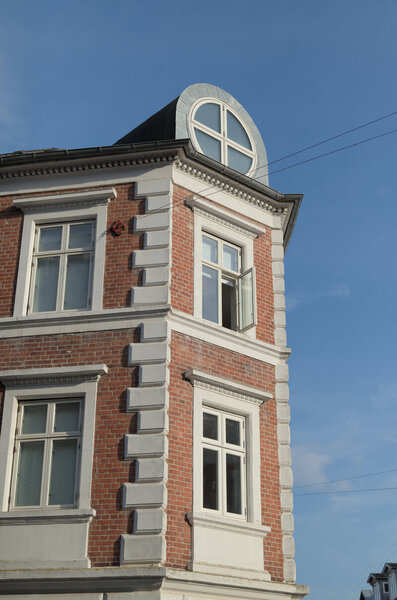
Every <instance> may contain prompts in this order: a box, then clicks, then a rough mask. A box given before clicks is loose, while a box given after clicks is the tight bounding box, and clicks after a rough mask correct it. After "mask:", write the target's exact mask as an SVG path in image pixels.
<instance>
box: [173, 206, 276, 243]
mask: <svg viewBox="0 0 397 600" xmlns="http://www.w3.org/2000/svg"><path fill="white" fill-rule="evenodd" d="M185 204H186V205H187V206H189V207H190V208H191V209H192V210H193V211H194V212H195V213H196V212H197V213H198V214H203V215H204V216H205V217H207V218H209V219H211V220H212V221H215V222H217V223H220V224H221V225H224V226H225V227H229V228H230V229H233V230H234V231H240V232H241V233H243V234H244V235H247V236H249V237H251V238H256V237H258V236H259V235H262V234H264V233H266V229H265V228H264V227H259V226H258V225H255V224H254V223H251V222H250V221H246V220H245V219H243V218H242V217H240V216H237V215H234V214H233V213H230V212H228V211H227V210H224V209H223V208H221V207H220V206H216V205H214V204H211V203H210V202H207V201H206V200H203V199H202V198H198V197H197V196H192V197H191V198H188V199H187V200H185Z"/></svg>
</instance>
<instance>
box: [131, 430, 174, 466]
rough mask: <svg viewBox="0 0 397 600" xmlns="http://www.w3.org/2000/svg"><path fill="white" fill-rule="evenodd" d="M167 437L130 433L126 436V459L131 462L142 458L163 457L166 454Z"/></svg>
mask: <svg viewBox="0 0 397 600" xmlns="http://www.w3.org/2000/svg"><path fill="white" fill-rule="evenodd" d="M166 450H167V445H166V437H165V436H164V435H156V434H153V435H151V434H147V435H139V434H136V433H129V434H126V435H125V436H124V459H125V460H131V459H133V458H139V457H141V456H149V457H152V456H163V454H165V453H166Z"/></svg>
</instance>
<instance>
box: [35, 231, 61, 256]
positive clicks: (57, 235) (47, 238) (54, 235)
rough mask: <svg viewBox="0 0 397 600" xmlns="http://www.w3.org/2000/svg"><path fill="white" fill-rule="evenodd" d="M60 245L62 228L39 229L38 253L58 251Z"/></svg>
mask: <svg viewBox="0 0 397 600" xmlns="http://www.w3.org/2000/svg"><path fill="white" fill-rule="evenodd" d="M61 243H62V227H41V228H40V239H39V252H47V251H48V250H60V249H61Z"/></svg>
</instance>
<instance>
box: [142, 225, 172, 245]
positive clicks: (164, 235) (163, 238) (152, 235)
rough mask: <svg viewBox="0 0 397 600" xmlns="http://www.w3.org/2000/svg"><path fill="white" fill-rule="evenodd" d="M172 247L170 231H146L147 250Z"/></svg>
mask: <svg viewBox="0 0 397 600" xmlns="http://www.w3.org/2000/svg"><path fill="white" fill-rule="evenodd" d="M169 245H170V231H169V229H164V230H163V231H146V232H145V242H144V246H145V248H166V247H167V246H169Z"/></svg>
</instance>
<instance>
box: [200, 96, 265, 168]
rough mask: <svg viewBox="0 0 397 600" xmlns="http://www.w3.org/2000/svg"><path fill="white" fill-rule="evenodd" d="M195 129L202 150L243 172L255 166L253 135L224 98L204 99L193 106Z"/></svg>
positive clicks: (207, 154)
mask: <svg viewBox="0 0 397 600" xmlns="http://www.w3.org/2000/svg"><path fill="white" fill-rule="evenodd" d="M191 125H192V133H193V137H194V139H195V141H196V142H197V145H198V147H199V149H200V150H201V152H202V153H203V154H205V155H206V156H209V157H210V158H213V159H214V160H217V161H218V162H221V163H223V164H224V165H227V166H228V167H230V168H231V169H234V170H235V171H239V172H240V173H244V174H246V173H249V172H250V171H252V169H253V168H254V161H255V153H254V151H253V146H252V142H251V139H250V137H249V135H248V133H247V131H246V129H245V127H244V126H243V125H242V123H241V121H240V120H239V119H238V117H237V116H236V115H235V114H234V113H233V112H232V110H231V108H230V107H229V106H228V105H227V104H225V103H224V102H217V101H216V100H213V99H211V100H205V101H204V102H203V101H201V102H200V103H199V104H197V105H196V107H195V108H194V109H193V113H192V123H191Z"/></svg>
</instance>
